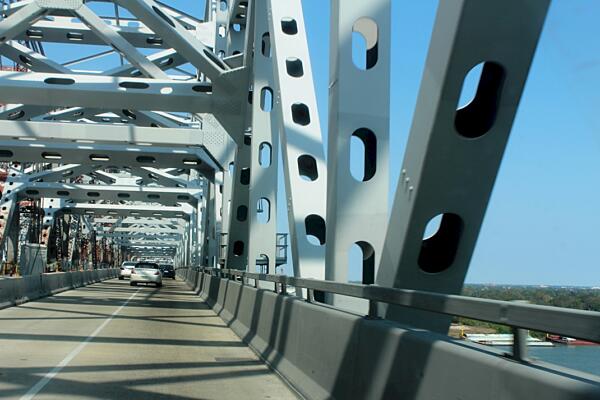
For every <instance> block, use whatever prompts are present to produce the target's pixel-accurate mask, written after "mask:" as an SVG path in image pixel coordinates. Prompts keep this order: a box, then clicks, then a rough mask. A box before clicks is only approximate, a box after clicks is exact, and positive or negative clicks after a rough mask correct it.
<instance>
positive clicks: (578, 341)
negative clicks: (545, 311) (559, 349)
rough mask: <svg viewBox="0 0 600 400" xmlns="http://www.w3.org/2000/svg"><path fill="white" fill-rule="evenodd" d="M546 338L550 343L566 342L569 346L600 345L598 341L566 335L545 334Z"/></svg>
mask: <svg viewBox="0 0 600 400" xmlns="http://www.w3.org/2000/svg"><path fill="white" fill-rule="evenodd" d="M546 338H547V339H548V340H549V341H551V342H552V343H558V344H566V345H569V346H600V343H596V342H590V341H588V340H581V339H575V338H572V337H568V336H560V335H546Z"/></svg>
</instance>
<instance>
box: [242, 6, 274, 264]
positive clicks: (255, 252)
mask: <svg viewBox="0 0 600 400" xmlns="http://www.w3.org/2000/svg"><path fill="white" fill-rule="evenodd" d="M254 7H255V10H254V11H255V12H254V13H253V14H254V58H253V61H254V66H253V71H254V74H253V78H254V79H253V83H252V87H253V88H254V90H253V94H252V143H251V147H252V151H251V158H252V160H251V166H250V170H251V171H252V173H251V175H250V204H249V218H250V219H251V224H250V235H249V238H248V248H249V249H248V267H249V269H250V270H251V271H253V270H254V269H255V262H256V261H257V260H259V259H260V260H262V262H263V263H266V269H267V271H268V272H269V273H274V272H275V266H276V261H277V251H276V242H277V172H278V169H277V168H278V150H279V133H278V132H277V123H276V122H275V121H273V116H274V114H275V112H272V109H273V105H274V94H273V86H274V82H273V62H272V59H271V39H270V33H269V21H268V18H267V2H266V0H255V1H254Z"/></svg>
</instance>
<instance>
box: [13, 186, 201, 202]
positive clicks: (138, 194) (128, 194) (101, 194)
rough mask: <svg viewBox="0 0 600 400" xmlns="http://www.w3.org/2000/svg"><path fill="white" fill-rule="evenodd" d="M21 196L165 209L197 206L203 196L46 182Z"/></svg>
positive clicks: (28, 188) (197, 192)
mask: <svg viewBox="0 0 600 400" xmlns="http://www.w3.org/2000/svg"><path fill="white" fill-rule="evenodd" d="M17 193H18V196H19V198H40V197H44V198H51V197H55V198H61V199H64V200H72V201H73V202H88V201H91V200H94V201H99V200H102V201H113V202H119V201H141V202H148V203H159V204H164V205H175V204H177V203H189V204H196V203H197V202H198V198H200V196H201V191H200V190H199V189H181V188H161V187H145V186H119V185H85V184H76V183H46V182H35V183H34V182H30V183H28V184H27V185H26V186H23V187H22V188H20V190H19V191H18V192H17Z"/></svg>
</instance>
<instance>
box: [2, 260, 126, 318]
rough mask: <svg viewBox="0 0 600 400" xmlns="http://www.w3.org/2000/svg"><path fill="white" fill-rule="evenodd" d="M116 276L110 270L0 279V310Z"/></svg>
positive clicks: (112, 270) (114, 270)
mask: <svg viewBox="0 0 600 400" xmlns="http://www.w3.org/2000/svg"><path fill="white" fill-rule="evenodd" d="M118 274H119V270H118V269H116V268H112V269H101V270H93V271H73V272H56V273H51V274H41V275H31V276H24V277H20V278H7V279H0V309H3V308H6V307H12V306H15V305H19V304H23V303H26V302H28V301H31V300H35V299H39V298H41V297H46V296H51V295H53V294H57V293H60V292H64V291H66V290H71V289H75V288H78V287H81V286H85V285H89V284H92V283H96V282H100V281H103V280H106V279H111V278H116V277H117V276H118Z"/></svg>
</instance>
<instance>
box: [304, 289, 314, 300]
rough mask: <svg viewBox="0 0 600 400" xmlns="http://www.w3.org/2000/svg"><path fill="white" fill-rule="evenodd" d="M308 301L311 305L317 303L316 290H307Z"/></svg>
mask: <svg viewBox="0 0 600 400" xmlns="http://www.w3.org/2000/svg"><path fill="white" fill-rule="evenodd" d="M306 301H307V302H309V303H314V302H315V291H314V289H306Z"/></svg>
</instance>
